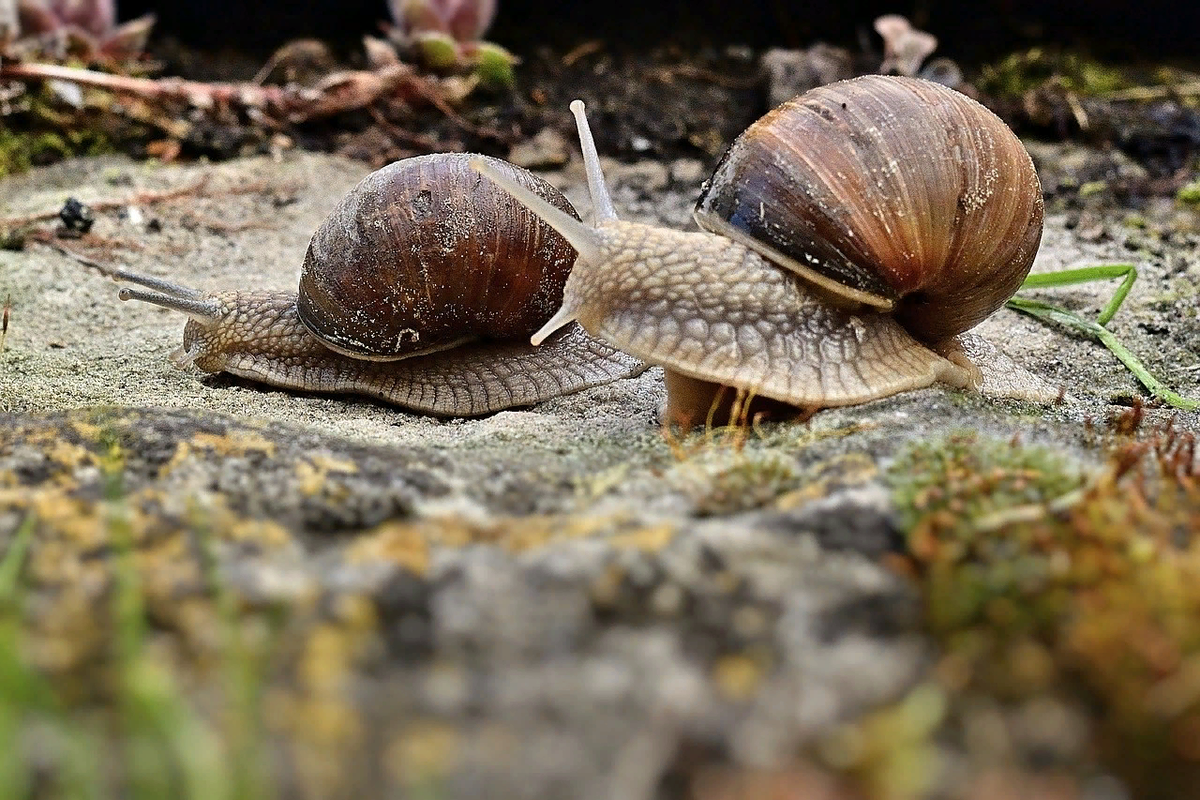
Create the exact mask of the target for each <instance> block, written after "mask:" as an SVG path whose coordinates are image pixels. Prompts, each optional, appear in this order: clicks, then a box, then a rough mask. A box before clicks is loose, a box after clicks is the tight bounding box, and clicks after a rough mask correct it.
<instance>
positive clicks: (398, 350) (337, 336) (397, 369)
mask: <svg viewBox="0 0 1200 800" xmlns="http://www.w3.org/2000/svg"><path fill="white" fill-rule="evenodd" d="M479 158H480V159H481V160H482V161H483V162H484V163H487V164H488V165H489V167H490V168H491V169H493V170H495V171H496V172H497V173H498V174H503V175H505V176H506V178H507V179H508V180H510V181H513V182H514V184H515V185H519V186H522V187H524V189H525V190H527V191H529V192H531V193H532V194H533V196H536V197H538V198H539V200H541V201H542V202H545V203H546V204H547V205H548V206H550V207H552V208H554V209H555V210H557V211H559V212H560V213H562V214H565V215H568V216H570V217H571V218H572V219H578V218H577V216H575V210H574V209H573V208H572V207H571V204H570V203H569V202H568V201H567V199H566V198H565V197H563V196H562V194H561V193H559V192H558V190H556V189H555V188H554V187H552V186H551V185H550V184H548V183H546V182H545V181H543V180H542V179H541V178H538V177H537V176H535V175H533V174H532V173H530V172H527V171H526V170H523V169H520V168H518V167H515V166H513V165H512V164H508V163H507V162H504V161H500V160H498V159H491V158H483V157H479ZM470 159H471V156H469V155H464V154H435V155H431V156H420V157H416V158H410V159H404V160H402V161H398V162H395V163H393V164H390V165H388V166H387V167H384V168H383V169H380V170H378V171H376V172H373V173H371V174H370V175H368V176H367V177H366V178H364V179H363V181H362V182H361V183H359V184H358V186H356V187H355V188H354V189H353V190H351V191H350V193H349V194H348V195H346V197H345V198H343V199H342V201H341V203H339V205H338V206H337V208H335V209H334V211H333V212H332V213H331V214H330V215H329V216H328V217H327V218H326V220H325V221H324V222H323V223H322V224H321V226H320V227H319V228H318V229H317V231H316V233H315V234H314V235H313V237H312V241H311V242H310V244H309V248H308V253H307V255H306V256H305V261H304V266H303V268H302V271H301V278H300V291H299V293H298V294H293V293H284V292H245V291H239V292H232V291H231V292H218V293H213V294H204V293H202V292H200V291H197V290H195V289H190V288H188V287H184V286H179V285H177V284H174V283H171V282H169V281H165V280H161V279H158V278H153V277H150V276H145V275H137V274H134V273H131V272H128V271H125V270H112V271H111V273H112V275H113V277H116V278H118V279H122V280H126V281H130V282H133V283H138V284H141V285H142V286H145V287H148V288H149V289H151V290H153V291H143V290H139V289H129V288H123V289H122V290H121V295H120V296H121V299H123V300H130V299H133V300H143V301H146V302H150V303H154V304H156V305H160V306H165V307H166V308H171V309H175V310H177V311H182V312H184V313H185V314H187V315H188V316H189V317H191V319H190V320H189V321H188V323H187V325H186V326H185V328H184V332H183V347H182V348H180V350H178V351H176V353H175V354H174V356H173V358H174V360H175V361H176V363H178V364H179V365H181V366H186V365H189V364H194V365H195V366H196V367H198V368H199V369H201V370H203V371H205V372H228V373H231V374H233V375H238V376H241V377H244V378H250V379H253V380H257V381H261V382H264V383H268V384H271V385H274V386H279V387H283V388H290V389H298V390H304V391H315V392H343V393H350V394H359V395H364V396H368V397H373V398H376V399H380V400H384V401H386V402H389V403H393V404H395V405H399V406H403V407H406V408H410V409H414V410H418V411H424V412H428V413H432V414H440V415H446V416H471V415H477V414H485V413H488V412H491V411H496V410H499V409H502V408H509V407H513V406H523V405H530V404H532V403H536V402H538V401H541V400H545V399H547V398H550V397H555V396H558V395H562V394H567V393H570V392H574V391H579V390H581V389H583V388H586V387H589V386H595V385H598V384H601V383H606V382H609V381H612V380H616V379H618V378H622V377H627V376H629V375H632V374H635V373H636V372H638V371H639V370H640V369H641V368H642V367H641V365H640V364H639V362H637V361H636V360H635V359H633V358H631V357H629V356H627V355H625V354H623V353H620V352H617V351H615V350H613V349H611V348H609V347H607V346H605V345H604V344H602V343H600V342H598V341H596V340H595V339H592V338H591V337H589V336H588V335H587V334H586V333H585V332H583V331H582V330H580V329H579V328H578V326H571V327H570V328H568V329H567V330H565V331H563V332H562V333H561V335H558V336H556V337H554V339H553V341H552V343H551V347H550V349H549V350H546V351H543V350H542V349H541V348H535V347H533V346H532V345H530V343H529V341H528V337H529V335H530V333H532V332H533V331H534V330H536V329H537V328H538V327H539V326H541V325H542V323H544V322H545V321H546V320H547V319H548V318H549V316H550V315H551V313H552V312H553V311H554V309H555V307H556V306H557V305H558V304H559V303H560V302H561V298H562V289H563V285H564V283H565V282H566V278H567V274H568V272H569V271H570V268H571V264H572V263H573V261H574V259H575V251H574V249H573V248H572V247H571V245H570V244H568V243H567V241H566V240H565V239H563V238H562V237H561V236H560V235H559V234H558V233H556V232H555V231H554V230H553V229H552V228H550V227H549V226H548V225H546V224H544V223H542V222H541V221H540V220H539V219H538V218H537V217H536V216H534V215H533V214H532V213H530V212H529V211H528V210H526V209H525V208H524V207H523V206H521V205H519V204H517V203H513V202H512V201H511V198H509V197H508V195H507V194H505V193H504V192H502V191H499V190H498V189H496V188H495V187H494V186H492V184H490V183H489V182H487V181H484V180H482V179H481V178H480V176H479V175H478V174H477V173H475V172H473V171H472V170H471V168H470V166H469V164H470Z"/></svg>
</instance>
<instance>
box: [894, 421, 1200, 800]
mask: <svg viewBox="0 0 1200 800" xmlns="http://www.w3.org/2000/svg"><path fill="white" fill-rule="evenodd" d="M1128 417H1129V419H1127V420H1124V421H1123V422H1122V423H1121V424H1120V425H1119V426H1118V427H1119V428H1120V429H1121V437H1122V438H1119V439H1117V440H1115V443H1113V444H1112V445H1110V450H1109V454H1108V460H1107V463H1106V464H1105V466H1104V467H1103V468H1102V469H1100V470H1099V471H1096V472H1094V473H1092V474H1087V473H1085V472H1083V471H1081V470H1080V468H1079V467H1078V466H1076V465H1075V464H1074V463H1073V462H1072V461H1070V460H1068V459H1066V458H1064V457H1063V456H1062V455H1060V454H1057V453H1054V452H1052V451H1049V450H1045V449H1042V448H1036V447H1024V446H1021V445H1018V444H1014V443H1005V442H996V441H989V440H986V439H981V438H978V437H975V436H971V435H958V436H952V437H949V438H948V439H946V440H944V441H940V442H934V443H929V444H921V445H918V446H916V447H913V448H911V449H910V450H909V451H908V452H907V453H905V454H904V455H903V456H902V457H901V458H900V459H898V460H897V462H896V464H895V465H894V466H893V467H892V469H891V470H890V471H889V481H890V483H891V485H892V487H893V492H894V497H895V500H896V503H897V506H898V507H899V509H900V512H901V518H902V521H903V526H904V529H905V530H906V532H907V537H908V556H909V559H910V563H911V567H912V569H913V573H914V574H915V575H916V576H917V579H918V581H919V582H920V585H921V587H922V590H923V594H924V597H925V603H926V608H927V616H926V619H927V623H928V626H929V629H930V631H931V632H932V633H933V635H934V636H935V637H936V638H937V640H938V641H939V642H940V643H941V646H942V647H943V650H944V655H943V663H942V665H941V667H940V668H939V670H938V674H940V675H941V676H942V677H943V681H944V683H945V684H946V686H947V688H948V689H952V690H953V694H952V703H953V702H955V701H959V702H965V701H963V700H962V698H965V697H969V696H971V695H972V693H974V694H975V695H976V696H978V695H984V696H987V697H989V698H993V699H994V700H999V701H1000V702H1002V703H1008V704H1013V705H1015V704H1018V703H1026V702H1029V701H1030V700H1031V699H1034V698H1059V699H1063V698H1065V701H1066V702H1068V703H1069V704H1070V705H1071V707H1072V708H1075V709H1077V710H1078V713H1080V714H1081V715H1083V716H1085V718H1086V719H1087V720H1088V722H1089V738H1090V741H1091V748H1093V749H1094V751H1095V752H1097V753H1099V754H1100V756H1101V759H1102V762H1103V766H1104V767H1105V768H1107V769H1115V770H1117V771H1118V772H1119V773H1121V774H1122V775H1123V776H1125V777H1126V778H1127V779H1128V780H1129V781H1130V783H1131V785H1132V787H1134V788H1135V790H1136V792H1135V793H1136V794H1139V796H1147V795H1152V796H1167V797H1171V796H1179V795H1177V794H1173V792H1175V791H1176V790H1177V789H1178V787H1180V786H1185V785H1188V784H1187V781H1188V780H1190V778H1185V777H1181V773H1180V772H1179V771H1180V770H1181V769H1189V768H1190V769H1191V770H1193V771H1192V772H1190V773H1182V774H1184V775H1190V776H1191V777H1195V775H1196V772H1195V767H1196V765H1197V764H1200V750H1198V749H1197V748H1196V747H1195V745H1194V742H1195V741H1196V737H1195V735H1194V734H1195V732H1196V731H1200V700H1198V698H1200V693H1197V692H1196V690H1195V689H1194V687H1195V685H1196V684H1197V682H1196V680H1195V678H1194V675H1195V674H1196V673H1197V669H1198V668H1197V666H1196V665H1198V664H1200V538H1197V537H1196V535H1195V534H1196V532H1197V531H1200V470H1198V468H1197V465H1196V459H1195V440H1194V438H1193V437H1192V436H1191V435H1190V434H1183V433H1178V432H1176V431H1174V430H1172V429H1171V428H1169V427H1168V428H1166V429H1163V430H1160V431H1156V432H1153V433H1151V434H1150V435H1148V436H1145V437H1144V438H1142V439H1134V438H1132V437H1131V434H1132V432H1133V431H1134V430H1135V429H1136V427H1137V425H1138V423H1139V420H1140V415H1139V414H1138V412H1136V411H1134V412H1130V414H1129V415H1128ZM949 676H953V677H952V678H951V677H949ZM959 711H960V712H961V711H962V709H961V708H960V709H959ZM1027 766H1028V765H1027ZM1179 781H1183V783H1180V782H1179Z"/></svg>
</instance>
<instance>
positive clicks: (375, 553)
mask: <svg viewBox="0 0 1200 800" xmlns="http://www.w3.org/2000/svg"><path fill="white" fill-rule="evenodd" d="M422 528H423V526H421V525H419V524H413V523H406V522H387V523H384V524H383V525H381V526H379V527H378V528H376V529H375V531H374V532H373V533H371V534H369V535H367V536H364V537H362V538H360V539H359V540H358V541H356V542H355V543H354V544H353V545H351V546H350V548H349V550H348V551H347V553H346V560H347V561H349V562H350V563H352V564H362V563H369V562H371V563H373V562H379V561H390V562H392V563H394V564H398V565H400V566H401V567H403V568H404V569H407V570H409V571H411V572H414V573H416V574H417V575H424V574H425V573H426V572H427V571H428V569H429V542H428V541H427V540H426V538H425V533H424V531H423V530H422Z"/></svg>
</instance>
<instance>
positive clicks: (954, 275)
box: [695, 75, 1043, 342]
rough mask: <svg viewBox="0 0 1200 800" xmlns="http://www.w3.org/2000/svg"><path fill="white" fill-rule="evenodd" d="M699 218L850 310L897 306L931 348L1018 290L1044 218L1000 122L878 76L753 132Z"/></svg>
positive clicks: (726, 160) (793, 104) (825, 93)
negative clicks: (856, 306) (856, 305)
mask: <svg viewBox="0 0 1200 800" xmlns="http://www.w3.org/2000/svg"><path fill="white" fill-rule="evenodd" d="M695 215H696V220H697V222H698V223H699V224H700V225H701V227H703V228H705V229H707V230H710V231H714V232H717V233H722V234H724V235H727V236H731V237H733V238H736V239H738V240H739V241H742V242H743V243H745V244H748V245H750V246H751V247H754V248H755V249H757V250H759V251H760V252H762V253H763V254H764V255H766V256H767V257H769V258H771V259H772V260H773V261H775V262H776V263H779V264H781V265H783V266H786V267H788V268H789V269H792V270H794V271H796V272H797V273H799V274H800V275H802V276H803V277H805V278H807V279H808V280H810V281H812V282H813V283H815V284H817V285H820V286H822V287H823V288H825V289H826V290H829V291H831V292H834V293H836V294H838V295H841V296H842V297H845V298H847V299H848V300H849V301H851V302H853V303H862V304H866V305H868V306H874V307H877V308H879V309H881V310H889V309H895V313H896V315H897V317H898V319H899V321H900V322H901V324H903V325H904V326H905V328H907V329H908V330H909V331H910V332H911V333H912V334H913V335H914V336H916V337H917V338H918V339H921V340H923V341H926V342H932V341H938V340H941V339H943V338H945V337H947V336H952V335H954V334H957V333H961V332H962V331H965V330H968V329H969V328H972V327H974V326H975V325H976V324H977V323H979V322H980V321H981V320H983V319H984V318H985V317H987V316H988V315H989V314H991V313H992V312H993V311H995V310H996V309H997V308H999V307H1000V306H1001V305H1003V303H1004V302H1005V301H1006V300H1007V299H1008V298H1009V297H1011V296H1012V295H1013V293H1014V292H1016V290H1017V287H1018V286H1020V283H1021V281H1022V280H1023V279H1024V277H1025V275H1026V274H1027V273H1028V272H1029V267H1030V265H1032V263H1033V258H1034V255H1035V254H1036V253H1037V248H1038V243H1039V242H1040V240H1041V235H1042V216H1043V207H1042V192H1041V185H1040V184H1039V182H1038V178H1037V173H1036V172H1035V171H1034V168H1033V163H1032V161H1031V160H1030V158H1029V154H1028V153H1027V152H1026V150H1025V148H1024V147H1023V146H1022V145H1021V142H1020V140H1018V139H1017V137H1016V136H1015V135H1014V134H1013V132H1012V131H1011V130H1010V129H1009V128H1008V126H1007V125H1005V124H1004V122H1003V121H1001V120H1000V118H999V117H997V116H996V115H995V114H993V113H992V112H990V111H988V110H987V109H986V108H984V107H983V106H982V105H980V104H979V103H977V102H975V101H974V100H971V99H970V98H968V97H966V96H964V95H962V94H960V93H959V92H956V91H954V90H952V89H948V88H946V87H944V86H941V85H940V84H936V83H932V82H929V81H923V80H919V79H915V78H901V77H892V76H881V75H872V76H866V77H863V78H857V79H854V80H850V81H842V82H839V83H833V84H829V85H827V86H822V87H819V88H816V89H813V90H812V91H809V92H806V93H805V94H803V95H800V96H799V97H796V98H794V99H792V100H790V101H788V102H787V103H784V104H783V105H781V106H779V107H778V108H776V109H774V110H773V111H771V112H769V113H768V114H767V115H766V116H764V117H763V118H762V119H760V120H759V121H758V122H756V123H754V124H753V125H752V126H750V127H749V128H748V129H747V130H746V131H745V132H744V133H743V134H742V135H741V136H740V137H738V139H737V140H736V141H735V142H734V143H733V144H732V145H731V146H730V148H729V150H728V151H727V152H726V153H725V155H724V156H723V157H722V159H721V162H720V163H719V164H718V166H717V169H716V171H715V172H714V173H713V177H712V178H711V179H710V181H709V183H708V184H707V185H706V186H705V189H704V192H703V194H702V195H701V197H700V200H699V202H698V203H697V206H696V212H695Z"/></svg>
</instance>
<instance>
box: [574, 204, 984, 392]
mask: <svg viewBox="0 0 1200 800" xmlns="http://www.w3.org/2000/svg"><path fill="white" fill-rule="evenodd" d="M596 233H597V238H598V240H599V241H600V242H602V248H603V252H604V253H605V254H606V255H605V258H604V260H603V263H602V265H601V266H600V268H595V267H594V266H593V265H592V264H591V262H590V261H589V262H588V263H586V264H584V265H577V266H576V268H575V270H574V271H572V273H571V277H570V278H568V279H567V286H566V289H565V291H564V297H563V305H564V307H566V308H577V309H579V311H578V316H577V317H576V318H577V319H578V321H579V323H580V324H581V325H583V327H584V328H585V329H587V331H588V332H589V333H591V334H592V335H594V336H597V337H599V338H600V339H603V340H604V341H606V342H613V343H620V344H619V346H620V348H621V349H622V350H624V351H625V352H627V353H630V354H632V355H635V356H637V357H639V358H642V359H645V360H647V361H650V362H651V363H654V364H661V365H663V366H664V367H666V368H668V369H672V370H675V371H678V372H679V373H681V374H683V375H686V376H689V377H691V378H695V379H698V380H701V381H710V382H713V383H717V384H727V385H731V386H737V387H739V388H742V389H746V390H748V391H749V392H751V393H754V394H758V395H763V396H766V397H771V398H774V399H777V400H782V401H784V402H787V403H790V404H792V405H797V406H808V405H819V406H835V405H851V404H854V403H861V402H865V401H866V400H870V399H873V398H876V397H881V396H884V395H888V394H895V393H896V392H902V391H905V390H907V389H915V388H919V387H922V386H929V385H930V384H932V383H934V382H935V381H939V380H940V381H944V382H946V383H950V384H954V385H956V386H967V385H969V384H970V383H971V380H972V375H971V374H970V372H969V371H968V370H966V369H964V368H963V367H960V366H957V365H955V364H953V363H952V362H950V361H948V360H947V359H945V358H942V357H941V356H939V355H938V354H936V353H934V352H933V351H932V350H930V349H929V348H927V347H924V346H922V345H920V344H919V343H918V342H916V341H915V340H914V339H913V338H912V336H911V335H909V334H908V333H907V332H906V331H905V330H904V329H903V328H902V327H900V325H899V323H897V322H896V321H895V319H893V318H892V317H890V316H887V315H883V314H865V315H855V314H851V313H849V312H847V311H844V310H842V309H839V308H837V307H835V306H832V305H830V304H829V303H826V302H824V301H823V300H822V299H821V298H820V296H818V295H816V294H813V293H812V292H810V291H807V290H806V288H805V287H804V286H803V284H801V283H800V281H799V280H798V279H797V278H796V277H795V276H794V275H791V274H789V273H787V272H785V271H782V270H780V269H778V268H776V267H775V266H774V265H773V264H771V262H769V261H767V260H766V259H764V258H763V257H762V256H760V255H759V254H758V253H756V252H755V251H753V250H751V249H749V248H747V247H744V246H742V245H740V244H738V243H736V242H732V241H730V240H729V239H725V238H723V237H720V236H715V235H713V234H709V233H704V232H692V233H688V232H683V231H675V230H671V229H669V228H658V227H654V226H650V225H643V224H639V223H631V222H609V223H606V224H604V225H603V227H600V228H598V229H596Z"/></svg>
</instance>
